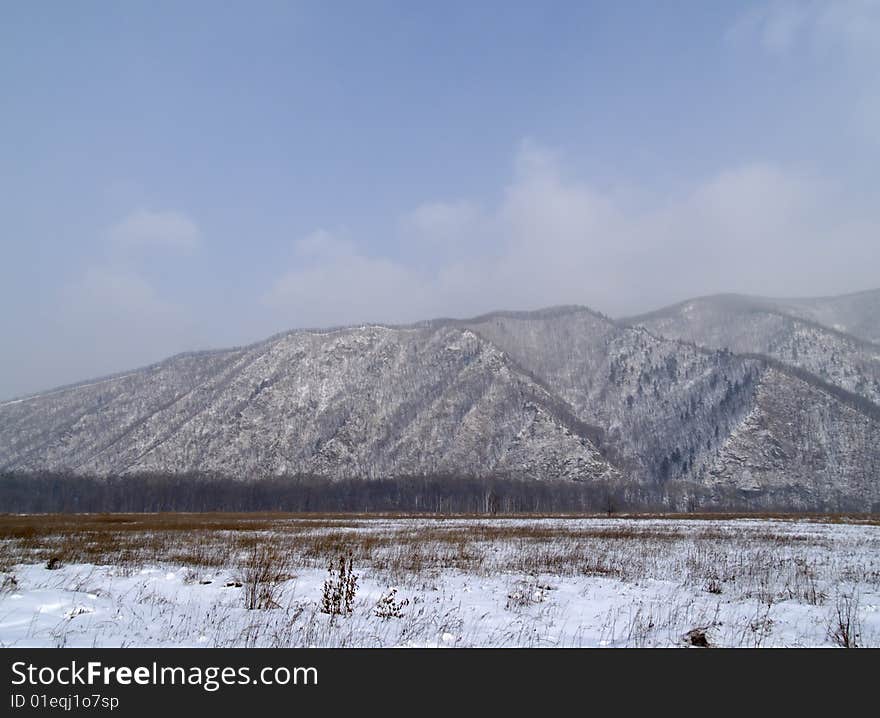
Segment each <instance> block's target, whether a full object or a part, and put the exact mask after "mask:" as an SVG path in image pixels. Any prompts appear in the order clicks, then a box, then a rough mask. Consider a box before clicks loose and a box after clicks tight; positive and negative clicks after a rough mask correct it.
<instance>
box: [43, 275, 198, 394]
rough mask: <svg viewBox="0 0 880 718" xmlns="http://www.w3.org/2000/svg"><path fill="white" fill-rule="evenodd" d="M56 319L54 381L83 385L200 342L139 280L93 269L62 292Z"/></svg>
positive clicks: (194, 327) (192, 324)
mask: <svg viewBox="0 0 880 718" xmlns="http://www.w3.org/2000/svg"><path fill="white" fill-rule="evenodd" d="M61 300H62V301H61V306H60V308H59V313H58V316H57V321H58V324H59V329H58V333H59V334H60V335H61V336H63V337H64V342H63V353H62V354H59V355H58V359H59V360H62V361H63V367H58V370H57V373H58V375H59V376H65V377H69V378H70V379H83V378H86V377H89V376H95V375H99V374H105V373H109V372H113V371H119V370H123V369H128V368H132V367H135V366H140V365H143V364H144V363H148V362H152V361H158V360H159V359H163V358H165V357H167V356H169V355H171V354H175V353H178V352H181V351H185V350H190V349H196V348H200V347H201V346H203V345H204V344H205V340H206V338H205V336H204V335H203V333H202V331H201V330H200V329H199V324H198V323H197V322H196V321H195V320H194V318H193V317H192V316H191V315H190V314H189V313H188V312H187V311H186V310H185V309H184V308H183V307H181V306H178V305H176V304H174V303H171V302H168V301H165V300H163V299H162V298H161V297H160V296H159V294H158V292H157V291H156V289H155V288H154V287H153V286H152V285H151V284H150V283H149V282H148V281H147V280H146V279H145V278H144V277H142V276H141V275H139V274H138V273H137V272H134V271H132V270H130V269H127V268H125V267H121V266H115V265H95V266H93V267H90V268H88V269H87V270H86V271H85V272H84V273H83V275H82V276H81V277H80V278H79V279H78V280H77V281H74V282H72V283H71V284H70V285H68V286H67V287H65V288H64V289H63V291H62V294H61Z"/></svg>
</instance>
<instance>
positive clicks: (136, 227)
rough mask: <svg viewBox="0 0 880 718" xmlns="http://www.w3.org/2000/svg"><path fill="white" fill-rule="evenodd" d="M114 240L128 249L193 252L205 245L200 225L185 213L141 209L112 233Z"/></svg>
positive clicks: (112, 239) (118, 224)
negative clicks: (151, 248)
mask: <svg viewBox="0 0 880 718" xmlns="http://www.w3.org/2000/svg"><path fill="white" fill-rule="evenodd" d="M108 234H109V237H110V240H111V241H112V242H113V243H114V244H116V245H118V246H120V247H124V248H129V249H135V248H144V247H156V248H164V249H172V250H178V251H191V250H193V249H195V248H196V247H197V246H198V245H199V242H200V241H201V232H200V230H199V227H198V225H197V224H196V223H195V222H194V221H193V220H192V219H191V218H190V217H188V216H187V215H185V214H183V213H182V212H173V211H159V212H153V211H150V210H145V209H140V210H137V211H135V212H132V213H131V214H129V215H128V216H127V217H125V218H124V219H123V220H122V221H120V222H119V223H117V224H115V225H114V226H113V227H111V228H110V230H109V233H108Z"/></svg>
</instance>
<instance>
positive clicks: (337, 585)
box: [321, 552, 358, 616]
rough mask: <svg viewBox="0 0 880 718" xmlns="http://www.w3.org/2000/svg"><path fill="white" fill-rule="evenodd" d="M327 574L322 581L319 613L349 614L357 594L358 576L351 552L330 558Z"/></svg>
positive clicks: (352, 609) (332, 614)
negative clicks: (335, 558) (334, 558)
mask: <svg viewBox="0 0 880 718" xmlns="http://www.w3.org/2000/svg"><path fill="white" fill-rule="evenodd" d="M327 573H328V574H329V575H328V577H327V579H326V580H325V581H324V587H323V590H322V594H321V613H327V614H329V615H331V616H343V615H349V614H351V613H352V611H354V597H355V595H356V594H357V587H358V576H357V574H356V573H354V570H353V559H352V556H351V552H349V553H348V555H347V556H346V555H343V556H340V557H339V558H338V559H337V560H335V561H334V560H333V559H330V564H329V565H328V567H327Z"/></svg>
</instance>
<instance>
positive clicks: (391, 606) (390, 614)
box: [373, 588, 409, 618]
mask: <svg viewBox="0 0 880 718" xmlns="http://www.w3.org/2000/svg"><path fill="white" fill-rule="evenodd" d="M407 606H409V599H408V598H405V599H403V600H402V601H398V600H397V589H396V588H392V589H390V590H389V591H388V593H386V594H384V595H383V596H382V598H380V599H379V601H378V602H377V603H376V607H375V609H373V613H374V615H375V616H376V618H403V609H404V608H406V607H407Z"/></svg>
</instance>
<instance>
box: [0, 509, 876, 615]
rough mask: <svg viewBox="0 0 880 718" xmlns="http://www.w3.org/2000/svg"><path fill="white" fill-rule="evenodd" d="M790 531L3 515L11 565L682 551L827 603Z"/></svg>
mask: <svg viewBox="0 0 880 718" xmlns="http://www.w3.org/2000/svg"><path fill="white" fill-rule="evenodd" d="M652 518H656V517H652ZM687 518H688V519H694V518H695V517H694V516H687ZM708 518H718V517H717V516H714V515H713V516H705V515H703V516H700V517H699V518H698V520H699V521H704V520H705V519H708ZM727 518H729V517H727ZM748 518H753V517H748ZM788 518H790V517H788ZM809 520H810V521H812V522H814V523H815V524H816V525H817V530H819V529H821V524H823V523H833V524H838V523H843V522H846V523H866V522H868V523H873V522H875V521H876V519H868V518H866V517H864V516H862V517H856V516H848V517H844V516H824V517H819V516H815V517H810V518H809ZM732 526H733V527H735V528H731V527H732ZM789 526H790V524H789V523H787V522H785V521H783V522H781V523H779V531H774V528H773V524H770V525H769V527H768V524H767V523H766V522H763V523H757V522H753V521H744V522H742V523H739V522H737V523H734V524H731V523H723V524H722V523H719V522H707V523H706V524H705V525H704V524H700V525H699V526H697V527H695V526H694V524H693V523H690V522H682V521H679V520H670V521H668V522H667V521H660V520H653V521H650V522H647V521H646V522H644V523H643V522H641V521H639V520H620V519H617V518H612V519H608V518H604V517H603V518H602V519H601V520H597V521H595V522H575V521H564V520H560V521H536V520H531V519H530V520H528V521H523V520H521V519H520V520H509V519H506V518H503V517H502V518H497V517H496V518H493V519H491V520H489V519H485V517H484V518H483V519H482V520H479V521H475V520H470V519H467V518H462V517H442V518H438V517H434V518H432V519H430V520H426V519H424V518H420V519H419V520H412V521H407V520H401V519H399V518H398V517H395V516H393V515H354V516H345V515H314V514H312V515H297V514H271V513H267V514H250V513H243V514H232V513H227V514H114V515H41V516H18V515H15V516H11V515H6V516H0V546H2V549H3V550H2V555H3V556H4V562H5V563H6V564H8V565H7V566H5V567H0V568H4V569H6V570H8V569H9V568H11V566H12V565H14V564H16V563H47V562H49V561H56V562H60V563H61V564H65V563H91V564H95V565H114V566H120V567H138V566H142V565H146V564H156V563H170V564H177V565H184V566H191V567H198V568H219V567H228V566H246V565H248V561H250V562H251V564H254V563H257V564H258V563H259V560H258V559H259V557H260V556H264V555H265V554H266V552H271V554H272V555H273V556H274V563H275V564H280V565H283V566H285V567H287V566H293V567H316V566H326V565H327V561H328V560H330V559H332V558H334V557H336V556H339V555H343V554H346V555H351V556H352V558H353V560H354V561H355V562H356V563H357V565H359V566H366V567H370V568H371V569H373V570H376V571H378V572H380V573H383V574H385V575H387V576H388V577H389V578H393V579H395V580H398V581H406V580H408V579H411V578H412V577H413V576H421V575H422V574H425V573H430V572H432V571H435V572H436V571H445V570H450V569H453V570H461V571H469V572H473V573H482V574H489V573H497V572H514V573H519V574H529V575H536V574H541V573H552V574H558V575H598V576H608V577H614V578H620V579H624V580H626V579H638V578H644V577H652V576H654V577H658V578H660V577H662V576H661V574H662V573H665V572H668V564H669V561H668V556H670V555H672V554H680V555H683V556H685V557H686V558H685V560H684V561H683V562H682V565H681V566H679V567H676V570H677V571H679V573H680V575H681V576H682V577H683V578H684V579H685V580H686V581H692V582H694V583H696V584H699V585H700V586H701V587H706V586H709V587H710V588H711V592H713V593H716V592H722V593H723V592H724V591H725V583H729V582H730V581H731V580H732V579H733V577H737V576H738V577H740V584H741V585H740V588H739V590H740V591H745V592H747V593H748V592H751V593H752V594H753V595H759V594H761V592H762V589H761V585H762V581H764V582H765V583H767V584H768V585H769V584H771V583H772V584H773V585H776V584H777V581H776V579H778V578H779V576H780V575H782V574H784V578H785V580H784V581H783V585H784V586H785V587H786V590H787V591H788V593H789V595H788V596H777V598H794V597H795V596H797V597H799V598H800V599H802V600H807V601H808V602H810V603H820V602H821V601H822V600H824V596H823V595H822V594H821V592H819V591H818V590H817V589H816V586H815V580H814V579H815V570H814V568H813V567H812V566H809V565H806V564H805V563H804V559H803V558H802V557H799V556H797V555H794V554H792V551H793V550H794V549H795V548H796V546H797V545H798V544H803V545H804V546H806V545H807V544H810V545H812V546H815V545H816V544H817V543H818V544H821V543H822V541H823V540H824V539H823V538H822V536H814V535H807V534H805V533H804V532H795V531H791V530H788V527H789ZM722 544H723V546H724V548H723V550H722V549H720V548H719V547H720V546H721V545H722ZM682 548H683V549H684V550H683V551H678V549H682ZM661 567H663V568H661ZM864 569H865V570H864V571H859V572H858V573H860V574H861V576H860V578H862V579H865V578H867V579H868V580H875V581H876V580H880V576H876V575H875V574H876V572H877V571H876V568H875V567H874V566H866V567H864ZM762 572H763V573H762ZM759 574H760V575H759ZM770 574H773V580H772V581H771V580H770ZM868 574H870V575H868ZM743 576H745V577H747V578H748V579H749V582H750V586H751V587H750V588H749V589H744V587H743V585H742V577H743ZM762 576H763V578H762ZM272 582H273V581H271V580H268V579H267V580H266V581H262V583H269V584H271V583H272Z"/></svg>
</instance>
